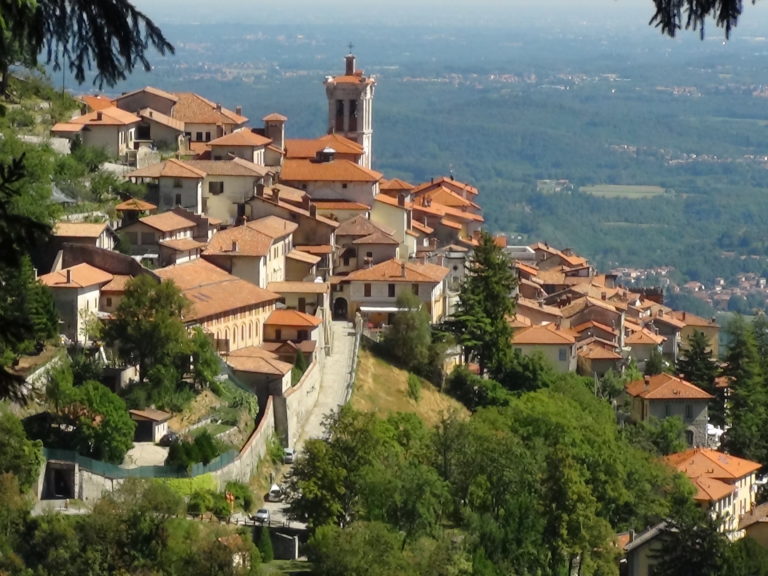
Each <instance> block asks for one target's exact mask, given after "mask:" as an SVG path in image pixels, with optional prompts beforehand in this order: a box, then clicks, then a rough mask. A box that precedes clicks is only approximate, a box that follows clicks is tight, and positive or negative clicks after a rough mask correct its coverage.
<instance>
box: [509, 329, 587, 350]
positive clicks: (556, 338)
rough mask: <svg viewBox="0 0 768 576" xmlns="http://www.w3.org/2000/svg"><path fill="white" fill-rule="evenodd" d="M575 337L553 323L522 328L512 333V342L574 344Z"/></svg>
mask: <svg viewBox="0 0 768 576" xmlns="http://www.w3.org/2000/svg"><path fill="white" fill-rule="evenodd" d="M575 343H576V338H574V337H573V336H572V335H571V334H569V333H567V332H565V331H563V330H558V329H557V327H556V326H555V325H554V324H545V325H543V326H530V327H528V328H522V329H521V330H518V331H517V332H515V333H514V334H513V335H512V344H555V345H560V346H562V345H563V344H569V345H570V344H575Z"/></svg>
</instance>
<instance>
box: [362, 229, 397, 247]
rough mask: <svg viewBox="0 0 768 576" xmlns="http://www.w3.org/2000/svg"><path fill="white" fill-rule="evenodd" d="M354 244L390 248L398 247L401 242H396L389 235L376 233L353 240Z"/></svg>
mask: <svg viewBox="0 0 768 576" xmlns="http://www.w3.org/2000/svg"><path fill="white" fill-rule="evenodd" d="M352 244H385V245H389V246H397V245H398V244H400V242H398V241H397V240H395V239H394V238H393V237H392V236H390V235H389V234H385V233H384V232H374V233H373V234H369V235H368V236H363V237H362V238H357V239H356V240H353V241H352Z"/></svg>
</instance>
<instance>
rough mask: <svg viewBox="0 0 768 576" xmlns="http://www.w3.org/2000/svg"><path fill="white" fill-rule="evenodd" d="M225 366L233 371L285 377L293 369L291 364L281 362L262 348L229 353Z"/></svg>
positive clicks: (275, 355)
mask: <svg viewBox="0 0 768 576" xmlns="http://www.w3.org/2000/svg"><path fill="white" fill-rule="evenodd" d="M227 364H229V366H231V367H232V368H233V369H234V370H239V371H241V372H253V373H256V374H274V375H279V376H285V375H286V374H288V373H289V372H290V371H291V370H292V369H293V364H289V363H288V362H283V361H282V360H280V359H279V358H278V356H277V354H274V353H272V352H268V351H267V350H264V349H263V348H258V347H256V346H249V347H247V348H241V349H239V350H235V351H233V352H230V354H229V356H227Z"/></svg>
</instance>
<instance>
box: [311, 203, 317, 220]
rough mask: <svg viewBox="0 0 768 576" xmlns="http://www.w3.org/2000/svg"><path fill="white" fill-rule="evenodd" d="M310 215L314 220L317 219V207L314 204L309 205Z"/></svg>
mask: <svg viewBox="0 0 768 576" xmlns="http://www.w3.org/2000/svg"><path fill="white" fill-rule="evenodd" d="M309 215H310V216H311V217H312V218H317V206H315V205H314V204H310V205H309Z"/></svg>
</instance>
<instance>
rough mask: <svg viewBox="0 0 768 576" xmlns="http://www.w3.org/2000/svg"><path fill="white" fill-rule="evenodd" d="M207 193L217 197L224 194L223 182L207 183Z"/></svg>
mask: <svg viewBox="0 0 768 576" xmlns="http://www.w3.org/2000/svg"><path fill="white" fill-rule="evenodd" d="M208 193H209V194H213V195H214V196H217V195H218V194H223V193H224V182H208Z"/></svg>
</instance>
